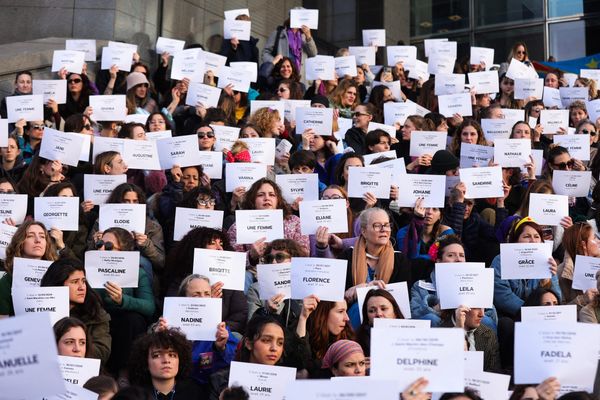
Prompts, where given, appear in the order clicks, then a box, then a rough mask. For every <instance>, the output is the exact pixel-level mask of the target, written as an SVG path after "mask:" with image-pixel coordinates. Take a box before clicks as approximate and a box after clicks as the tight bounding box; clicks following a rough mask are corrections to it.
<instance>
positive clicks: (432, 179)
mask: <svg viewBox="0 0 600 400" xmlns="http://www.w3.org/2000/svg"><path fill="white" fill-rule="evenodd" d="M401 183H402V187H403V190H400V191H399V193H398V205H399V206H400V207H414V206H415V203H416V202H417V199H419V198H423V199H424V204H423V207H438V208H442V207H444V201H445V191H446V176H444V175H421V174H407V175H405V177H404V180H403V182H401Z"/></svg>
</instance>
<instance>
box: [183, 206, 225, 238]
mask: <svg viewBox="0 0 600 400" xmlns="http://www.w3.org/2000/svg"><path fill="white" fill-rule="evenodd" d="M200 227H207V228H213V229H218V230H221V229H222V228H223V211H220V210H202V209H197V208H186V207H176V208H175V227H174V231H173V240H175V241H177V240H181V239H182V238H183V237H184V236H185V235H186V234H187V233H188V232H189V231H191V230H192V229H195V228H200Z"/></svg>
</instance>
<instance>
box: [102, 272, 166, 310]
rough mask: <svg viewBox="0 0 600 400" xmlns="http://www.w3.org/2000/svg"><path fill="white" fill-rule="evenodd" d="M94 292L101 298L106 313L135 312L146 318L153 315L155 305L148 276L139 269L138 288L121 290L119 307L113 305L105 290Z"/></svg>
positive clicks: (115, 304)
mask: <svg viewBox="0 0 600 400" xmlns="http://www.w3.org/2000/svg"><path fill="white" fill-rule="evenodd" d="M96 291H97V292H98V294H99V295H100V297H102V302H103V303H104V308H105V309H106V311H108V312H110V311H111V310H126V311H135V312H138V313H140V314H142V315H143V316H144V317H147V318H151V317H152V316H153V315H154V310H155V304H154V295H153V293H152V286H151V285H150V279H148V275H147V274H146V272H145V271H144V270H143V269H142V268H140V274H139V277H138V287H137V288H124V289H123V302H122V303H121V305H118V304H117V303H115V302H114V301H113V300H112V299H111V298H110V296H109V295H108V292H107V291H106V290H105V289H96Z"/></svg>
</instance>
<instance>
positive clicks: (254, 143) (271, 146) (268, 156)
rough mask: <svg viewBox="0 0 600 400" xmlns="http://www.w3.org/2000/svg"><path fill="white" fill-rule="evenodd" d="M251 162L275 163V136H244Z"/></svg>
mask: <svg viewBox="0 0 600 400" xmlns="http://www.w3.org/2000/svg"><path fill="white" fill-rule="evenodd" d="M244 143H246V144H247V145H248V148H249V150H250V159H251V160H252V162H253V163H260V164H267V165H275V138H261V137H257V138H244Z"/></svg>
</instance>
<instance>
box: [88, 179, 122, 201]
mask: <svg viewBox="0 0 600 400" xmlns="http://www.w3.org/2000/svg"><path fill="white" fill-rule="evenodd" d="M125 182H127V175H125V174H123V175H95V174H85V175H83V200H86V201H87V200H91V201H92V203H94V204H95V205H98V204H104V203H106V200H108V198H109V197H110V194H111V193H112V191H113V189H114V188H116V187H117V186H119V185H120V184H122V183H125Z"/></svg>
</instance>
